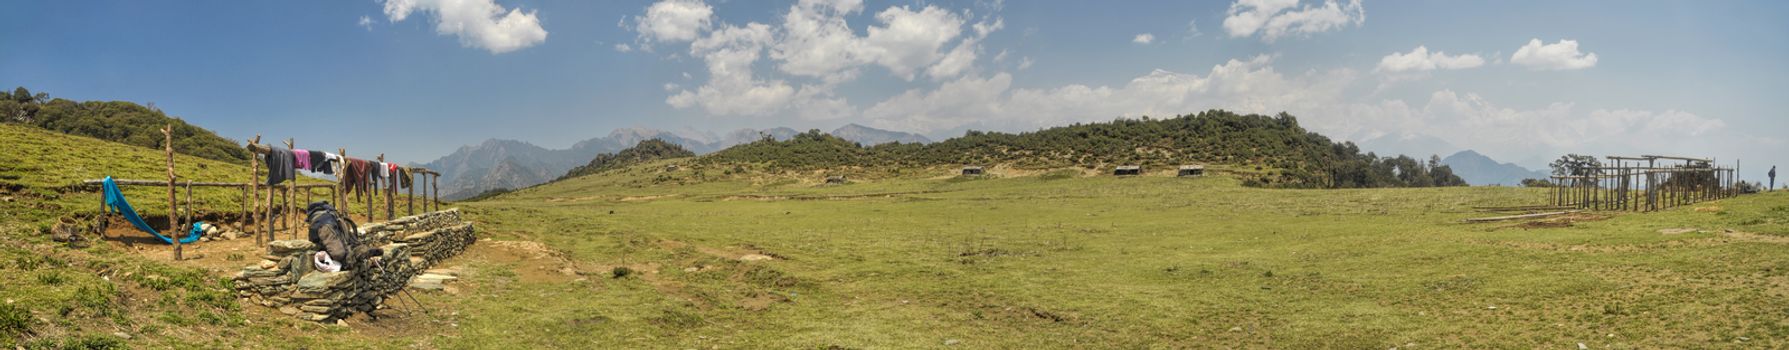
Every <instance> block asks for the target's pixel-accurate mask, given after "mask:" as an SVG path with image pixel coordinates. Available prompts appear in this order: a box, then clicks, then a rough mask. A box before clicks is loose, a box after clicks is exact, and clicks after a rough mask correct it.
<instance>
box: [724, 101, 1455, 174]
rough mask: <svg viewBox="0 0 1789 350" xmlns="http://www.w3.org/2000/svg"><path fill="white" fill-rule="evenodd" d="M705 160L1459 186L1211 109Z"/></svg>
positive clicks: (1285, 126)
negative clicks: (1199, 169) (1206, 168)
mask: <svg viewBox="0 0 1789 350" xmlns="http://www.w3.org/2000/svg"><path fill="white" fill-rule="evenodd" d="M699 161H700V162H705V163H710V164H714V163H722V164H754V165H764V166H767V167H769V168H771V169H773V170H816V169H830V168H838V167H883V168H889V167H892V168H901V167H928V166H940V165H953V164H954V165H996V164H1005V165H1012V166H1016V167H1021V168H1032V169H1050V168H1065V167H1083V168H1087V169H1100V168H1104V167H1111V166H1116V165H1140V166H1143V167H1145V168H1147V169H1169V168H1172V167H1175V166H1179V165H1184V164H1224V165H1232V166H1238V167H1244V168H1246V167H1253V168H1254V169H1255V171H1254V174H1252V175H1251V176H1249V177H1248V178H1247V179H1246V181H1247V182H1246V183H1247V184H1249V185H1255V186H1265V187H1300V188H1361V187H1430V186H1458V185H1464V184H1465V182H1464V181H1462V180H1460V179H1459V177H1457V176H1455V175H1453V173H1452V170H1451V169H1449V168H1448V167H1447V166H1446V165H1443V164H1439V162H1436V161H1434V160H1430V161H1426V162H1425V161H1422V160H1418V159H1415V158H1411V157H1407V156H1396V157H1375V156H1371V155H1368V154H1362V153H1361V152H1360V149H1359V148H1358V147H1355V146H1354V144H1352V143H1347V142H1343V143H1336V142H1333V141H1330V139H1329V138H1327V137H1324V136H1323V135H1319V134H1317V133H1314V132H1310V131H1307V130H1305V129H1304V128H1303V127H1301V126H1299V124H1298V119H1297V118H1296V117H1293V116H1291V115H1289V114H1285V113H1281V114H1279V115H1275V116H1264V115H1257V114H1248V115H1243V114H1236V113H1231V112H1227V111H1222V110H1212V111H1206V112H1201V113H1198V114H1188V115H1182V116H1177V117H1173V118H1164V119H1150V118H1144V119H1120V120H1115V121H1112V122H1104V123H1087V124H1075V125H1069V126H1060V127H1053V128H1047V129H1042V130H1038V131H1034V132H1025V133H1018V134H1009V133H1000V132H979V131H971V132H968V133H966V135H964V136H963V137H957V138H952V139H948V140H944V141H939V142H935V143H929V144H916V143H899V144H896V143H888V144H880V145H875V146H867V147H866V146H861V145H860V144H859V143H857V142H853V141H849V140H845V139H842V138H839V137H837V136H833V135H826V134H821V133H820V132H818V130H815V131H810V132H807V133H803V134H801V135H797V136H796V137H795V138H793V139H790V140H788V141H776V140H764V141H758V142H753V143H749V144H744V145H740V146H735V147H732V148H728V149H726V150H722V151H720V152H715V153H713V154H710V155H707V156H703V157H701V158H700V159H699Z"/></svg>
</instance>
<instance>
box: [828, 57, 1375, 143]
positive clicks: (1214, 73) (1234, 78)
mask: <svg viewBox="0 0 1789 350" xmlns="http://www.w3.org/2000/svg"><path fill="white" fill-rule="evenodd" d="M1272 60H1273V58H1272V56H1265V55H1263V56H1256V57H1253V58H1250V59H1248V60H1231V61H1229V62H1226V63H1225V64H1221V65H1217V66H1214V67H1212V70H1211V72H1210V73H1209V74H1208V75H1205V76H1199V75H1196V74H1182V73H1176V72H1170V71H1165V70H1156V71H1154V72H1151V73H1150V74H1147V75H1144V76H1141V77H1137V78H1136V79H1132V80H1131V81H1130V83H1128V84H1126V85H1124V86H1118V87H1111V86H1098V87H1092V86H1086V85H1078V84H1077V85H1067V86H1062V87H1056V88H1045V89H1011V81H1012V76H1011V75H1010V74H1007V73H998V74H995V75H993V76H991V77H986V78H982V77H963V78H960V79H957V80H954V81H951V82H946V83H944V84H943V85H941V86H939V87H938V88H937V89H933V90H931V91H926V90H924V89H914V90H909V91H907V92H906V93H903V94H901V95H898V96H895V97H893V98H890V99H888V100H885V101H882V102H880V103H877V104H876V105H875V106H873V107H871V108H869V109H867V110H865V111H864V117H865V118H867V119H869V121H870V122H871V123H874V124H875V125H881V126H889V127H899V128H902V129H906V130H919V131H922V132H925V131H934V130H946V129H951V128H955V127H959V126H963V125H967V124H970V123H976V124H981V125H986V126H994V125H1003V126H1008V127H1011V128H1018V129H1024V128H1031V127H1037V126H1045V125H1060V124H1065V123H1072V122H1087V121H1099V120H1110V119H1111V118H1113V117H1120V116H1123V117H1137V116H1143V115H1150V116H1171V115H1176V114H1182V113H1191V112H1197V111H1201V110H1206V109H1211V108H1225V109H1231V110H1236V111H1242V112H1256V113H1276V112H1279V111H1281V110H1283V108H1294V107H1300V108H1303V107H1306V106H1315V105H1318V103H1319V102H1324V103H1332V104H1333V103H1335V101H1338V100H1339V95H1340V93H1341V91H1342V89H1343V87H1345V85H1346V84H1345V83H1346V82H1348V81H1351V80H1352V79H1353V75H1354V74H1353V73H1352V72H1351V71H1347V70H1338V71H1331V72H1326V73H1317V72H1309V73H1304V74H1301V75H1297V76H1285V75H1282V74H1280V73H1279V72H1277V71H1275V70H1274V69H1273V68H1272V67H1271V66H1270V64H1269V63H1271V62H1272ZM1294 109H1296V108H1294Z"/></svg>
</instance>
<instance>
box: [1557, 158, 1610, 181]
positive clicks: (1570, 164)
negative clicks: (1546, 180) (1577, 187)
mask: <svg viewBox="0 0 1789 350" xmlns="http://www.w3.org/2000/svg"><path fill="white" fill-rule="evenodd" d="M1548 166H1550V167H1552V168H1553V176H1585V175H1590V173H1591V172H1592V171H1593V169H1596V168H1600V167H1602V166H1603V164H1602V162H1598V161H1597V160H1596V157H1594V156H1587V155H1582V154H1576V153H1573V154H1567V155H1564V156H1560V157H1559V159H1557V160H1554V161H1553V164H1550V165H1548Z"/></svg>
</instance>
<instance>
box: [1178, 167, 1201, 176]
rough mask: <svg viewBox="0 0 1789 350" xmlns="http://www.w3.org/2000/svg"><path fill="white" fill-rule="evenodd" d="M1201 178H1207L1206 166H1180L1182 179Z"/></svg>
mask: <svg viewBox="0 0 1789 350" xmlns="http://www.w3.org/2000/svg"><path fill="white" fill-rule="evenodd" d="M1200 176H1205V166H1204V165H1182V166H1180V177H1200Z"/></svg>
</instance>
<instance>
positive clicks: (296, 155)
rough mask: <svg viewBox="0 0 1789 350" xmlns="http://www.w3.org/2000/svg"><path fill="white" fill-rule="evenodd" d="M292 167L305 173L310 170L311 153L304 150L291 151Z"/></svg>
mask: <svg viewBox="0 0 1789 350" xmlns="http://www.w3.org/2000/svg"><path fill="white" fill-rule="evenodd" d="M292 161H293V166H294V167H296V168H298V169H304V170H306V171H309V170H311V151H310V150H305V149H293V150H292Z"/></svg>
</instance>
